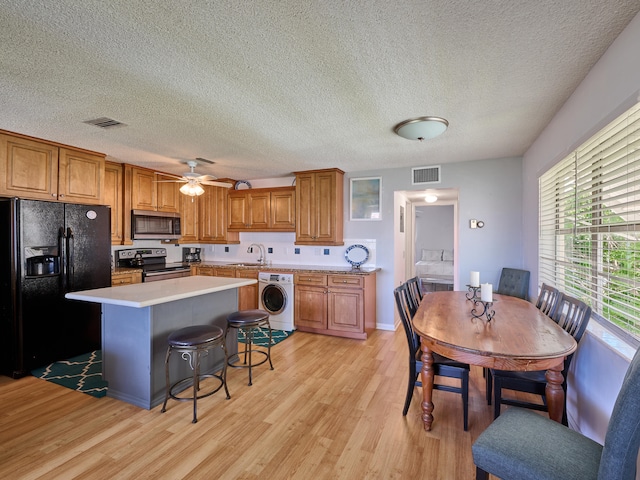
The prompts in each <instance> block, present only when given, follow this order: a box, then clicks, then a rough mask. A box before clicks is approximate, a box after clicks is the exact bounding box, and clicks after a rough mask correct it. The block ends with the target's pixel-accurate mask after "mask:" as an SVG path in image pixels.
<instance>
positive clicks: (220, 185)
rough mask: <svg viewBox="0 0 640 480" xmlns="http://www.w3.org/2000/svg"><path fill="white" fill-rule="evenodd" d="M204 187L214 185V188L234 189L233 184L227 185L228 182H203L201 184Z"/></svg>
mask: <svg viewBox="0 0 640 480" xmlns="http://www.w3.org/2000/svg"><path fill="white" fill-rule="evenodd" d="M200 183H201V184H202V185H212V186H214V187H224V188H231V187H233V183H227V182H212V181H203V182H200Z"/></svg>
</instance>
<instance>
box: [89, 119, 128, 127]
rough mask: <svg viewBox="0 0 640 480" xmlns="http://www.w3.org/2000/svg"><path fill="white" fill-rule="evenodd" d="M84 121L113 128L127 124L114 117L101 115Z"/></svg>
mask: <svg viewBox="0 0 640 480" xmlns="http://www.w3.org/2000/svg"><path fill="white" fill-rule="evenodd" d="M82 123H87V124H89V125H95V126H96V127H100V128H113V127H124V126H126V125H125V124H124V123H122V122H119V121H117V120H114V119H112V118H107V117H100V118H95V119H93V120H85V121H84V122H82Z"/></svg>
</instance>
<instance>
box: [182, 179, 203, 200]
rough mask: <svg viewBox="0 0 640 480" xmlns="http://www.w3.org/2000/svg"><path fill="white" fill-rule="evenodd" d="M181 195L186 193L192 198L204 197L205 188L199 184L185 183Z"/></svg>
mask: <svg viewBox="0 0 640 480" xmlns="http://www.w3.org/2000/svg"><path fill="white" fill-rule="evenodd" d="M180 193H184V194H185V195H189V196H190V197H195V196H198V195H202V194H203V193H204V188H202V186H201V185H200V184H199V183H196V182H194V183H191V182H189V183H185V184H184V185H183V186H181V187H180Z"/></svg>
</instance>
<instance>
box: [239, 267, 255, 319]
mask: <svg viewBox="0 0 640 480" xmlns="http://www.w3.org/2000/svg"><path fill="white" fill-rule="evenodd" d="M236 277H238V278H253V279H254V280H258V270H246V269H243V268H238V269H236ZM256 308H258V283H254V284H253V285H247V286H246V287H240V288H239V289H238V310H255V309H256Z"/></svg>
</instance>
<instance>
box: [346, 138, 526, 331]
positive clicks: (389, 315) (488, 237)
mask: <svg viewBox="0 0 640 480" xmlns="http://www.w3.org/2000/svg"><path fill="white" fill-rule="evenodd" d="M445 135H446V133H445ZM433 164H434V165H438V164H439V162H438V161H437V159H434V162H433ZM415 166H420V165H415ZM441 174H442V175H441V177H442V178H441V179H442V181H441V183H440V184H439V185H437V188H457V189H458V225H457V229H458V238H457V240H458V257H457V260H458V264H457V268H458V272H459V273H460V278H461V279H462V282H466V280H467V279H468V276H469V272H470V271H471V270H476V271H479V272H480V277H481V280H482V281H483V282H489V283H493V284H495V285H497V283H498V279H499V277H500V271H501V269H502V267H516V268H519V267H521V266H522V222H521V215H522V205H521V191H522V184H521V182H522V162H521V159H520V158H503V159H492V160H481V161H473V162H461V163H453V164H446V163H444V164H442V170H441ZM378 176H380V177H382V219H381V220H380V221H370V222H362V221H358V222H352V221H349V211H348V208H349V201H348V199H349V183H350V182H349V178H357V177H378ZM347 177H348V178H345V199H347V200H346V201H345V237H350V238H371V239H375V240H376V243H377V257H376V265H377V266H378V267H380V268H381V269H382V270H381V271H380V272H379V274H378V278H377V280H378V282H377V294H378V297H377V308H378V309H377V317H378V319H377V320H378V328H381V329H389V330H391V329H393V328H394V317H395V305H394V299H393V289H394V288H395V287H396V286H397V285H398V284H399V282H400V281H403V280H406V277H405V276H404V272H403V274H399V273H398V272H397V271H396V270H397V269H404V266H403V265H402V264H401V262H400V263H398V262H397V258H399V255H401V258H405V256H406V252H404V248H405V243H404V235H405V234H406V232H405V234H400V233H399V222H398V218H397V217H398V215H399V213H398V212H399V205H400V204H403V203H396V202H406V199H404V198H403V197H401V196H399V195H397V194H396V193H395V192H399V191H405V190H407V191H410V190H423V188H417V187H415V186H413V185H411V168H410V167H407V168H394V169H387V170H367V171H362V172H357V174H356V173H352V174H347ZM430 187H431V188H433V187H434V186H430ZM405 207H406V205H405ZM407 211H408V210H407V209H406V208H405V216H406V212H407ZM471 218H475V219H479V220H484V222H485V227H484V228H482V229H473V230H472V229H470V228H469V219H471ZM405 221H406V218H405Z"/></svg>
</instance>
